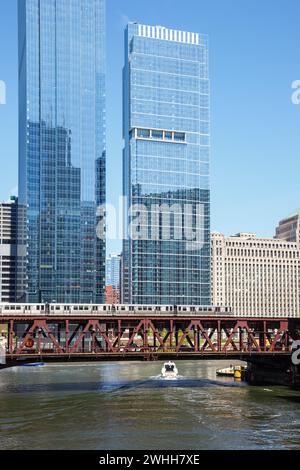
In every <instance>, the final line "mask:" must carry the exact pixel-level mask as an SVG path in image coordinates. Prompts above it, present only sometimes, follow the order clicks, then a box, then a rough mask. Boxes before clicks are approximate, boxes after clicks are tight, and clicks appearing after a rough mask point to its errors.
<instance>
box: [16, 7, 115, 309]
mask: <svg viewBox="0 0 300 470" xmlns="http://www.w3.org/2000/svg"><path fill="white" fill-rule="evenodd" d="M18 10H19V11H18V16H19V121H20V122H19V200H20V205H21V206H22V207H23V208H26V211H27V224H26V225H27V226H26V227H25V230H26V233H27V240H28V242H27V259H28V263H27V283H28V285H27V288H26V292H25V296H24V298H26V300H27V301H29V302H65V303H68V302H70V303H71V302H74V303H78V302H85V303H89V302H93V303H95V302H103V300H104V293H105V291H104V289H105V241H104V240H103V237H102V239H100V238H99V237H98V236H97V228H99V224H101V223H102V219H101V214H99V211H97V207H98V206H99V205H101V204H103V203H104V202H105V162H106V145H105V134H106V132H105V125H106V124H105V0H92V1H91V0H60V1H56V0H19V1H18ZM98 233H99V232H98Z"/></svg>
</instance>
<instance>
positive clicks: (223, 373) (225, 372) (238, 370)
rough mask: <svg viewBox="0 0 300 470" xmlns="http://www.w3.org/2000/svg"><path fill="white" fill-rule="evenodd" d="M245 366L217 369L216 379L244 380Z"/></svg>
mask: <svg viewBox="0 0 300 470" xmlns="http://www.w3.org/2000/svg"><path fill="white" fill-rule="evenodd" d="M246 371H247V366H232V365H230V367H227V368H225V369H218V370H217V376H218V377H234V378H235V379H236V380H244V379H245V377H246Z"/></svg>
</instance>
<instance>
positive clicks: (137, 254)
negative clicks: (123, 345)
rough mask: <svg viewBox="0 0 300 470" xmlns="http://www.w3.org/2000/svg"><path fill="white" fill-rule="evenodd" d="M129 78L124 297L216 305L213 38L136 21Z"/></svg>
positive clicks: (130, 35) (129, 42)
mask: <svg viewBox="0 0 300 470" xmlns="http://www.w3.org/2000/svg"><path fill="white" fill-rule="evenodd" d="M123 82H124V140H125V148H124V177H123V180H124V190H123V193H124V196H125V197H126V198H127V210H128V211H129V212H128V217H127V216H125V219H126V220H125V231H124V232H125V233H124V246H123V261H124V262H123V273H124V279H123V283H122V284H123V286H122V287H123V288H122V290H123V301H125V302H130V303H135V304H147V303H148V304H178V305H180V304H181V305H185V304H195V305H199V304H202V305H208V304H210V188H209V164H210V122H209V121H210V116H209V107H210V104H209V101H210V96H209V95H210V84H209V75H208V40H207V37H206V36H205V35H200V34H197V33H190V32H184V31H175V30H172V29H167V28H164V27H162V26H146V25H141V24H136V23H134V24H129V25H128V28H127V30H126V34H125V67H124V76H123ZM127 236H128V238H127ZM126 238H127V239H126Z"/></svg>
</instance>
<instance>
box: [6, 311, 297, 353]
mask: <svg viewBox="0 0 300 470" xmlns="http://www.w3.org/2000/svg"><path fill="white" fill-rule="evenodd" d="M0 329H1V330H0V331H2V334H4V336H5V337H6V349H7V356H8V357H10V358H11V359H16V358H19V357H43V358H52V359H55V358H57V359H67V358H69V359H72V358H94V359H99V360H101V359H114V358H116V359H117V358H120V359H121V358H123V359H126V358H132V357H133V358H134V357H137V358H139V357H140V356H142V357H143V358H144V359H145V358H149V359H150V358H160V357H161V358H164V357H167V356H171V357H178V358H184V357H189V356H193V357H194V356H197V357H203V358H204V357H206V356H207V357H208V356H209V357H215V358H220V357H223V356H233V357H242V356H243V355H245V356H249V355H255V354H256V355H274V354H277V353H278V354H279V353H281V354H285V353H289V354H290V348H291V342H292V338H291V336H292V335H291V332H290V331H289V321H288V319H286V318H279V319H276V318H236V317H228V318H224V317H222V318H217V317H192V318H190V317H186V318H182V317H180V318H176V316H174V315H173V316H165V317H159V318H157V317H155V316H147V317H145V316H142V315H141V316H138V315H135V316H125V315H124V316H121V317H120V316H118V317H115V316H113V315H112V316H99V317H95V316H93V317H92V318H91V317H88V316H86V317H84V316H83V317H61V316H60V317H55V316H47V317H44V316H41V317H39V316H22V317H19V316H18V317H14V316H13V315H12V316H9V317H2V318H0ZM3 332H4V333H3Z"/></svg>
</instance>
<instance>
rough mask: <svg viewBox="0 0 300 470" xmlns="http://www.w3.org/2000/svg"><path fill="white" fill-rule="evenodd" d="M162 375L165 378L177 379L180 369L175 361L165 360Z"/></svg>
mask: <svg viewBox="0 0 300 470" xmlns="http://www.w3.org/2000/svg"><path fill="white" fill-rule="evenodd" d="M161 376H162V377H163V378H164V379H175V378H176V377H178V369H177V367H176V364H175V362H171V361H169V362H165V363H164V365H163V368H162V370H161Z"/></svg>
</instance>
